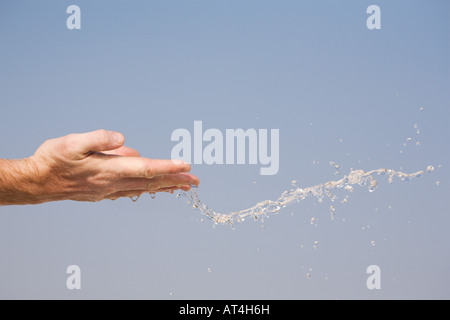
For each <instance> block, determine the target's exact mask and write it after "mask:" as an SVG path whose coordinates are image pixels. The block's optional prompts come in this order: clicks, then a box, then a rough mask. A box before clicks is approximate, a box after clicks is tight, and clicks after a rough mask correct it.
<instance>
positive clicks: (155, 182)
mask: <svg viewBox="0 0 450 320" xmlns="http://www.w3.org/2000/svg"><path fill="white" fill-rule="evenodd" d="M199 183H200V181H199V179H198V178H197V177H196V176H194V175H192V174H189V173H177V174H170V175H164V176H157V177H153V178H151V179H145V178H127V179H124V180H122V181H121V182H120V183H117V184H116V187H117V188H118V191H126V190H146V191H148V192H150V191H153V190H159V189H161V188H171V187H176V188H178V189H179V188H182V187H186V186H188V187H189V188H190V186H191V185H198V184H199Z"/></svg>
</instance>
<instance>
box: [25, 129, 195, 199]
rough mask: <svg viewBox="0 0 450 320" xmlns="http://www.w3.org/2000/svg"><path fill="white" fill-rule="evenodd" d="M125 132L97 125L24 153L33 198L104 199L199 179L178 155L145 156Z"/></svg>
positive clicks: (165, 189)
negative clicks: (27, 154)
mask: <svg viewBox="0 0 450 320" xmlns="http://www.w3.org/2000/svg"><path fill="white" fill-rule="evenodd" d="M124 140H125V138H124V136H123V135H122V134H120V133H117V132H111V131H105V130H98V131H93V132H89V133H84V134H71V135H68V136H65V137H62V138H57V139H53V140H48V141H46V142H45V143H44V144H42V145H41V146H40V147H39V149H38V150H37V151H36V153H35V154H34V155H33V156H32V157H30V158H28V159H26V160H27V165H26V167H27V168H30V169H31V171H32V174H31V175H28V176H29V179H28V180H30V179H31V180H32V182H30V185H29V186H28V187H27V192H28V193H29V195H30V198H32V200H31V201H30V202H31V203H43V202H48V201H58V200H75V201H93V202H95V201H101V200H104V199H112V200H115V199H118V198H120V197H133V196H140V195H141V194H143V193H156V192H173V191H174V190H177V189H182V190H184V191H188V190H189V189H190V188H191V187H190V186H191V185H198V184H199V179H198V178H197V177H196V176H194V175H191V174H188V173H187V172H189V171H190V165H189V164H187V163H185V162H183V161H180V160H153V159H147V158H141V157H140V155H139V153H138V152H137V151H136V150H134V149H131V148H128V147H125V146H123V144H124Z"/></svg>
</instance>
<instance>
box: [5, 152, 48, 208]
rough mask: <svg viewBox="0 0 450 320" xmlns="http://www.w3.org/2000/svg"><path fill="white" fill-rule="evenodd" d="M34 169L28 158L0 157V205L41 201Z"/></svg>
mask: <svg viewBox="0 0 450 320" xmlns="http://www.w3.org/2000/svg"><path fill="white" fill-rule="evenodd" d="M34 171H35V170H34V168H33V165H32V162H31V161H30V159H21V160H4V159H0V206H4V205H24V204H37V203H41V202H43V201H42V200H41V199H40V197H39V196H38V194H39V192H38V191H39V185H38V177H37V175H36V174H35V172H34Z"/></svg>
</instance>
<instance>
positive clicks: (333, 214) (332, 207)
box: [330, 206, 336, 220]
mask: <svg viewBox="0 0 450 320" xmlns="http://www.w3.org/2000/svg"><path fill="white" fill-rule="evenodd" d="M335 215H336V208H335V207H334V206H330V217H331V220H334V216H335Z"/></svg>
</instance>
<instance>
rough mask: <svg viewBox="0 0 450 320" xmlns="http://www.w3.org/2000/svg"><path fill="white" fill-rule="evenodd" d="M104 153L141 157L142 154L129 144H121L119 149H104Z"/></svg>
mask: <svg viewBox="0 0 450 320" xmlns="http://www.w3.org/2000/svg"><path fill="white" fill-rule="evenodd" d="M102 153H104V154H111V155H117V156H124V157H140V156H141V155H140V154H139V152H138V151H137V150H135V149H133V148H130V147H127V146H121V147H120V148H119V149H116V150H111V151H103V152H102Z"/></svg>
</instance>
